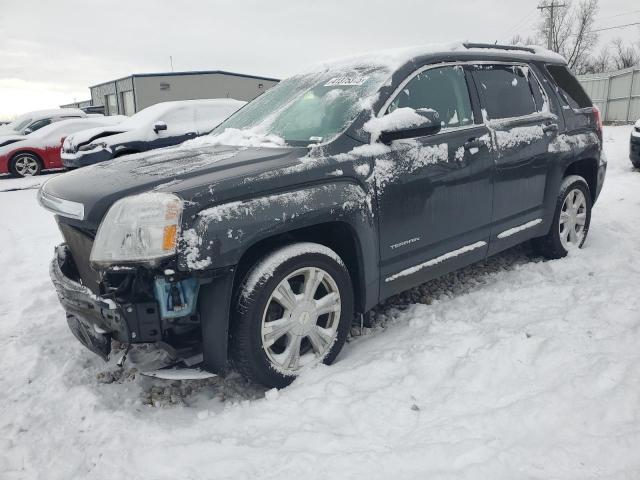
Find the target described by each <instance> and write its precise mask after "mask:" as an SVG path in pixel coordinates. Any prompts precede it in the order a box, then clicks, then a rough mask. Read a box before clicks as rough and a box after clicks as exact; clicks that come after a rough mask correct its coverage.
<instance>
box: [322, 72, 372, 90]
mask: <svg viewBox="0 0 640 480" xmlns="http://www.w3.org/2000/svg"><path fill="white" fill-rule="evenodd" d="M368 78H369V77H350V76H348V75H343V76H341V77H334V78H332V79H331V80H329V81H328V82H327V83H325V84H324V86H325V87H351V86H353V87H356V86H360V85H362V84H363V83H364V82H366V81H367V79H368Z"/></svg>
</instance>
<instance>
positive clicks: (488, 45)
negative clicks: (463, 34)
mask: <svg viewBox="0 0 640 480" xmlns="http://www.w3.org/2000/svg"><path fill="white" fill-rule="evenodd" d="M462 45H464V47H465V48H491V49H498V50H516V51H522V52H529V53H536V51H535V50H534V49H533V48H530V47H520V46H518V45H498V44H497V43H495V44H494V43H463V44H462Z"/></svg>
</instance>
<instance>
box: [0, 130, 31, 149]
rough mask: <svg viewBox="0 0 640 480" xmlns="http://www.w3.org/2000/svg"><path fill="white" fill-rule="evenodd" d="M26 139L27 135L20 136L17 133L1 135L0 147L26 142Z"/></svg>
mask: <svg viewBox="0 0 640 480" xmlns="http://www.w3.org/2000/svg"><path fill="white" fill-rule="evenodd" d="M26 138H27V136H26V135H18V134H17V133H16V134H15V135H0V147H4V146H5V145H9V144H11V143H15V142H19V141H20V140H25V139H26Z"/></svg>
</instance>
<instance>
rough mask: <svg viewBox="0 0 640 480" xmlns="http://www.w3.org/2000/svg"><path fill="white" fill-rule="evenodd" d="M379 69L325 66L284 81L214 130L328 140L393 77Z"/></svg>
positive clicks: (293, 141) (293, 140) (300, 141)
mask: <svg viewBox="0 0 640 480" xmlns="http://www.w3.org/2000/svg"><path fill="white" fill-rule="evenodd" d="M390 74H391V72H390V71H389V70H388V69H387V68H385V67H382V66H379V65H375V66H372V65H367V66H349V67H341V68H337V67H334V68H331V67H329V68H327V69H325V70H324V71H322V72H316V73H312V74H304V75H296V76H294V77H291V78H288V79H286V80H283V81H282V82H280V83H279V84H278V85H276V86H275V87H273V88H272V89H270V90H268V91H267V92H265V93H264V94H263V95H261V96H260V97H258V98H256V99H255V100H253V101H252V102H251V103H249V104H248V105H246V106H245V107H244V108H242V109H241V110H239V111H238V112H237V113H236V114H234V115H233V116H231V117H230V118H228V119H227V120H226V121H224V122H223V123H221V124H220V125H219V126H218V127H216V128H215V129H214V130H213V131H212V132H211V135H217V134H220V133H222V132H224V131H225V130H226V129H228V128H233V129H239V130H247V129H251V130H252V131H254V132H255V133H258V134H262V135H277V136H278V137H281V138H282V139H284V141H285V142H286V143H287V144H289V145H308V144H310V143H315V142H326V141H328V140H331V139H332V138H334V137H335V136H336V135H337V134H338V133H340V132H341V131H343V130H344V129H345V128H346V127H348V126H349V124H350V123H351V122H352V121H353V120H354V119H355V117H356V115H357V114H358V113H359V112H360V111H362V110H363V109H364V108H366V107H368V106H370V102H371V99H372V97H373V96H374V95H375V94H376V92H377V91H378V89H379V88H380V86H381V85H382V84H383V83H384V82H385V81H386V80H387V79H388V78H389V76H390Z"/></svg>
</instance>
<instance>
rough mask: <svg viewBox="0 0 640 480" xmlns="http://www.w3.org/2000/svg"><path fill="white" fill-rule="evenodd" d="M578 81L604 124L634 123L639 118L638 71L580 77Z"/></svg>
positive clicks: (639, 83)
mask: <svg viewBox="0 0 640 480" xmlns="http://www.w3.org/2000/svg"><path fill="white" fill-rule="evenodd" d="M578 80H579V81H580V83H581V84H582V86H583V87H584V89H585V91H586V92H587V93H588V94H589V96H590V97H591V100H593V103H594V104H595V105H597V106H598V108H599V109H600V110H601V111H602V112H603V118H604V120H605V121H606V122H635V121H636V120H637V119H638V118H640V69H637V68H636V69H634V70H631V69H629V70H623V71H619V72H612V73H609V74H598V75H582V76H579V77H578Z"/></svg>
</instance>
